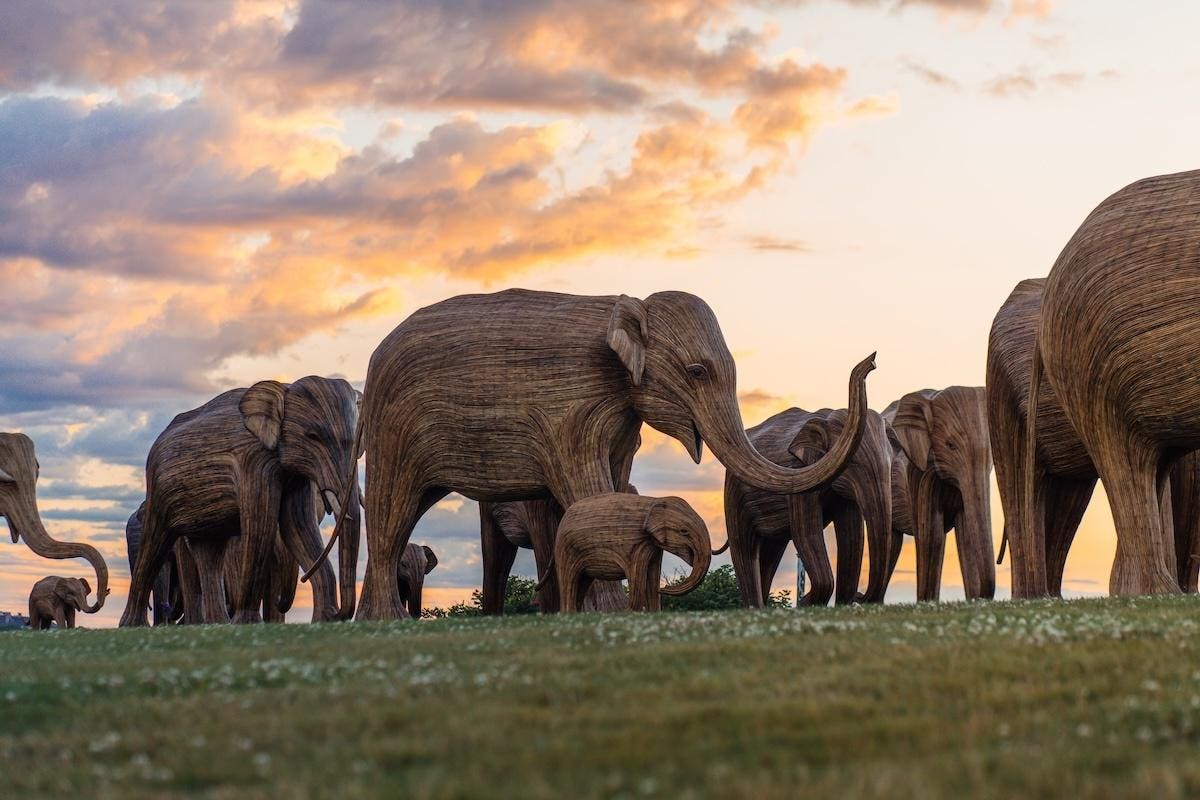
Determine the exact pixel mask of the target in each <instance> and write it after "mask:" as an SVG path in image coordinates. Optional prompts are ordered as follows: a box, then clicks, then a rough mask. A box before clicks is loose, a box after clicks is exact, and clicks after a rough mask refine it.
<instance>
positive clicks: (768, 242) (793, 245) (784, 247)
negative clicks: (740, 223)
mask: <svg viewBox="0 0 1200 800" xmlns="http://www.w3.org/2000/svg"><path fill="white" fill-rule="evenodd" d="M748 241H749V243H750V247H751V249H753V250H770V251H778V252H786V253H811V252H812V247H810V246H809V244H808V243H807V242H803V241H800V240H799V239H784V238H781V237H778V236H767V235H762V236H751V237H750V238H749V239H748Z"/></svg>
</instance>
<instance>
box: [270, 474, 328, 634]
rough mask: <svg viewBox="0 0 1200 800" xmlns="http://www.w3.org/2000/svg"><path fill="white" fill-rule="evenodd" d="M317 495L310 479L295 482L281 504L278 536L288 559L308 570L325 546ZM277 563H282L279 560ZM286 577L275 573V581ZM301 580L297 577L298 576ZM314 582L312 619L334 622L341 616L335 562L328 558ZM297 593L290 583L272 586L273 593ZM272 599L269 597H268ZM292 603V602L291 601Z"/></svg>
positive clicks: (314, 574) (312, 581) (287, 490)
mask: <svg viewBox="0 0 1200 800" xmlns="http://www.w3.org/2000/svg"><path fill="white" fill-rule="evenodd" d="M315 504H316V498H315V497H314V496H313V489H312V484H311V483H309V482H308V481H296V482H294V483H291V484H290V485H288V486H287V487H286V489H285V490H284V493H283V497H282V499H281V501H280V506H279V537H280V540H281V542H282V544H283V547H284V548H285V549H286V551H287V554H288V558H287V560H288V561H290V562H292V563H294V564H296V565H298V569H302V570H304V571H305V572H307V571H308V570H309V569H311V568H312V565H313V564H315V563H316V561H317V559H318V558H320V557H321V551H322V550H323V549H324V545H323V543H322V542H321V528H320V526H319V525H318V524H317V520H316V519H315V514H314V513H313V506H314V505H315ZM276 565H277V566H280V567H282V566H283V565H282V564H280V563H279V562H278V559H277V560H276ZM284 579H285V578H284V576H283V575H282V574H279V575H277V576H276V580H274V581H273V583H275V584H279V583H280V581H281V580H284ZM297 580H298V577H297ZM309 583H310V584H312V600H313V610H312V621H313V622H332V621H334V620H336V619H337V618H338V603H337V577H336V576H335V575H334V573H333V565H332V564H330V563H329V560H328V559H326V560H325V561H323V562H322V563H321V567H320V569H318V570H317V571H316V572H314V573H313V575H312V577H311V578H309ZM289 590H290V591H291V592H292V593H294V592H295V588H294V587H291V586H283V585H275V586H272V590H271V594H272V595H274V594H276V592H277V591H278V592H281V593H282V594H285V595H286V594H287V592H288V591H289ZM268 600H270V597H268ZM288 605H290V603H289V604H288Z"/></svg>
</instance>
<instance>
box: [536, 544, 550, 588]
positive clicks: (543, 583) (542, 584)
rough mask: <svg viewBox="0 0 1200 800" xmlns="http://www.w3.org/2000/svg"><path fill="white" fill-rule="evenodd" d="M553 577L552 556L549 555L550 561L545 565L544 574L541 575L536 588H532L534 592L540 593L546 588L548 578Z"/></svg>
mask: <svg viewBox="0 0 1200 800" xmlns="http://www.w3.org/2000/svg"><path fill="white" fill-rule="evenodd" d="M552 575H554V554H553V553H551V554H550V560H549V561H548V562H547V563H546V574H545V575H543V576H542V577H541V578H540V579H539V580H538V582H537V586H535V587H533V590H534V591H535V592H540V591H541V590H542V589H544V588H546V584H547V583H549V582H550V577H551V576H552Z"/></svg>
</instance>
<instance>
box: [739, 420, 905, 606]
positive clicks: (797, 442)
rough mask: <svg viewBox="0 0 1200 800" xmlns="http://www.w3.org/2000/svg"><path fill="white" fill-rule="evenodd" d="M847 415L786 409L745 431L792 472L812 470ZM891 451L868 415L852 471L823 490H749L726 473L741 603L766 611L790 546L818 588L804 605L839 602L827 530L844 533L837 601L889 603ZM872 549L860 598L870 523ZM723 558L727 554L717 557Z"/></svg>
mask: <svg viewBox="0 0 1200 800" xmlns="http://www.w3.org/2000/svg"><path fill="white" fill-rule="evenodd" d="M846 417H847V412H846V410H845V409H839V410H836V411H835V410H831V409H828V408H825V409H821V410H820V411H804V410H802V409H798V408H792V409H788V410H787V411H782V412H780V413H778V414H776V415H775V416H773V417H770V418H769V419H767V420H765V421H764V422H762V423H761V424H759V425H756V426H754V427H753V428H750V429H749V430H747V431H746V435H747V436H748V437H749V438H750V442H751V443H752V444H753V445H754V447H755V448H756V449H757V450H758V451H759V452H760V453H762V454H763V455H764V456H766V457H767V458H769V459H771V460H772V461H774V462H775V463H777V464H780V465H782V466H787V467H798V466H802V465H804V464H809V463H812V462H813V461H815V460H816V459H818V458H820V457H821V456H822V455H824V454H825V453H826V452H828V450H829V447H830V446H831V444H832V443H833V442H834V441H836V440H837V439H838V437H839V436H841V435H842V432H843V430H844V428H845V424H846ZM891 469H892V445H891V443H890V442H889V441H888V436H887V430H886V424H885V423H884V421H883V418H882V417H880V416H879V414H877V413H876V412H874V411H869V412H868V413H867V421H866V430H865V432H864V433H863V437H862V441H861V442H859V445H858V449H857V450H855V452H854V455H853V456H852V457H851V459H850V463H849V465H848V466H847V467H846V469H845V471H843V472H842V474H840V475H838V477H837V478H836V479H834V481H833V483H832V484H831V485H830V486H828V487H826V488H825V489H822V490H821V491H819V492H809V493H807V494H799V495H784V494H777V493H774V492H766V491H763V490H762V489H756V488H754V487H752V486H747V485H746V484H745V483H744V482H742V481H741V480H739V479H738V478H737V476H736V475H734V474H733V473H731V472H727V473H726V475H725V527H726V530H727V532H728V535H729V538H728V542H727V543H728V547H729V551H730V557H731V558H732V560H733V568H734V571H735V572H736V573H737V579H738V587H739V588H740V589H741V593H742V602H743V603H744V604H745V605H746V606H747V607H752V608H753V607H762V606H764V605H765V604H766V602H767V599H768V595H769V594H770V591H771V582H772V581H773V580H774V578H775V572H776V570H777V569H778V568H779V562H780V559H781V558H782V557H783V553H784V550H785V549H786V548H787V545H788V543H789V542H792V543H794V544H795V546H796V550H797V552H798V553H800V557H801V559H802V560H803V562H804V569H805V572H807V573H808V575H809V577H810V579H811V585H812V588H811V589H810V591H809V592H808V594H806V595H805V596H804V597H803V598H801V602H802V603H803V604H806V605H825V604H826V603H828V602H829V599H830V598H831V597H833V596H834V588H835V586H834V575H833V570H832V569H831V568H830V564H829V554H828V552H827V551H826V549H825V533H824V531H825V526H826V525H828V524H829V523H830V522H832V523H833V525H834V530H835V532H836V535H837V564H838V566H837V583H836V591H837V602H838V603H849V602H852V601H854V600H856V599H857V600H863V601H866V602H872V603H882V602H883V596H884V594H885V593H886V592H887V585H888V578H889V577H890V575H889V569H888V568H889V565H890V563H891V556H890V553H891V546H892V545H891V543H892V491H891ZM864 521H865V523H866V530H867V538H868V543H869V545H870V571H869V573H868V574H869V578H868V582H867V591H866V593H865V594H864V595H862V596H858V581H859V573H860V571H861V569H862V555H863V523H864ZM718 552H720V551H718Z"/></svg>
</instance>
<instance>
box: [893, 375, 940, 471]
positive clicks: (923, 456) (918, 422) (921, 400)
mask: <svg viewBox="0 0 1200 800" xmlns="http://www.w3.org/2000/svg"><path fill="white" fill-rule="evenodd" d="M934 394H936V393H935V392H932V391H930V390H928V389H927V390H925V391H923V392H909V393H908V394H906V395H904V397H902V398H900V402H899V404H898V405H897V406H896V414H895V416H894V417H892V419H891V427H890V428H889V429H888V438H889V439H890V440H891V441H892V444H894V445H898V446H899V447H900V449H901V450H903V451H904V455H906V456H908V460H909V461H911V462H912V463H913V466H915V467H916V468H917V469H920V470H926V469H929V466H930V465H929V448H930V442H929V432H930V430H931V429H932V427H933V407H932V405H931V402H932V400H933V396H934Z"/></svg>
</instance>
